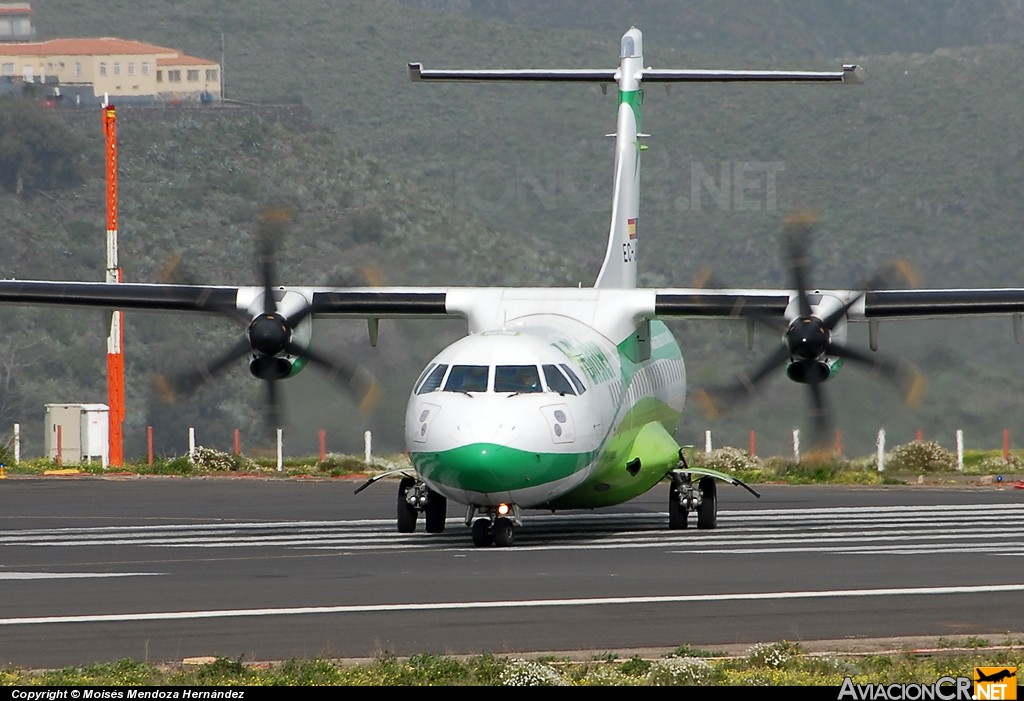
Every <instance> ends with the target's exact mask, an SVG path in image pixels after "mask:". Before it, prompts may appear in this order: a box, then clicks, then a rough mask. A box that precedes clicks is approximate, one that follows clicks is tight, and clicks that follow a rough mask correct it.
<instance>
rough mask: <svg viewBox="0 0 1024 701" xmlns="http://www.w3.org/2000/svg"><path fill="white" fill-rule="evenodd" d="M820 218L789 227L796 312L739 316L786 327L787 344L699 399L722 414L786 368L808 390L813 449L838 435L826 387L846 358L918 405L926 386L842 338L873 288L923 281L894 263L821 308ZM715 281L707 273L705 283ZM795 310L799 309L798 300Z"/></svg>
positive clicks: (905, 366)
mask: <svg viewBox="0 0 1024 701" xmlns="http://www.w3.org/2000/svg"><path fill="white" fill-rule="evenodd" d="M816 222H817V218H816V217H815V216H814V215H812V214H805V213H800V214H795V215H792V216H790V217H789V218H788V219H787V220H786V222H785V226H784V228H783V247H782V248H783V262H784V264H785V267H786V268H787V269H788V271H789V277H790V280H789V282H790V284H791V286H792V290H793V294H794V302H795V316H794V317H793V318H792V319H788V320H787V319H778V318H773V317H766V316H764V315H763V314H756V313H753V312H750V311H748V310H745V309H743V308H740V309H738V311H737V315H738V316H741V317H743V318H745V319H747V320H748V321H749V322H751V323H759V324H762V325H765V326H768V327H769V328H771V329H773V330H775V331H781V333H782V345H781V346H780V347H779V348H778V349H776V350H774V351H772V352H771V353H770V354H769V355H768V356H767V357H765V358H764V359H763V360H762V361H761V362H760V363H759V364H758V365H757V366H756V367H755V368H754V369H753V370H751V371H749V372H748V371H744V372H742V373H740V375H739V377H738V378H737V379H736V381H735V382H733V383H731V384H729V385H727V386H725V387H719V388H713V389H706V390H700V391H699V392H698V394H697V401H698V403H699V404H700V405H701V406H702V407H703V408H704V410H705V412H706V413H707V414H708V415H710V416H713V417H714V416H719V415H721V414H723V413H725V412H726V411H728V410H729V409H731V408H732V407H733V406H735V405H736V404H738V403H739V402H741V401H743V400H745V399H748V398H749V397H751V396H752V395H753V394H755V393H756V392H757V391H759V390H760V389H761V386H762V384H763V382H764V380H765V379H767V378H769V377H770V376H771V375H772V373H773V371H774V370H777V369H780V368H783V367H784V368H785V370H786V374H787V375H788V377H789V378H790V379H791V380H794V381H796V382H799V383H801V384H804V385H806V386H807V388H808V394H809V399H810V405H811V406H810V419H811V423H812V429H811V430H812V443H811V445H812V449H813V450H818V449H823V448H825V447H826V446H828V445H829V441H830V440H831V436H832V434H833V430H834V425H833V417H832V413H831V411H830V408H829V403H828V401H827V399H826V396H825V391H824V387H822V385H823V384H824V383H825V382H826V381H827V380H828V379H829V378H830V377H831V376H832V375H833V374H834V372H835V370H837V369H838V365H839V363H840V362H844V363H849V364H851V365H854V366H859V367H862V368H864V369H866V370H868V371H870V372H873V373H874V374H876V375H878V376H879V377H881V378H882V379H884V380H886V381H887V382H889V383H891V384H893V385H895V386H896V387H897V388H898V389H899V390H900V391H901V393H902V395H903V397H904V400H905V401H906V403H907V404H908V405H909V406H912V407H914V406H917V404H918V403H919V402H920V400H921V396H922V395H923V392H924V389H925V385H926V383H925V380H924V378H923V376H922V375H921V373H920V372H919V371H918V370H917V369H916V368H915V367H914V366H913V365H911V364H910V363H908V362H906V361H903V360H899V359H892V358H886V357H884V356H881V355H878V354H875V353H872V354H868V353H864V352H862V351H859V350H857V349H854V348H851V347H849V346H847V345H846V344H845V343H843V342H842V341H841V340H840V338H839V337H837V330H838V327H839V326H840V324H841V323H842V322H843V321H844V320H845V319H846V315H847V314H848V313H849V311H850V309H851V308H852V307H853V306H854V305H855V304H857V303H858V302H859V301H860V300H861V299H862V298H863V297H864V295H865V294H866V293H867V291H868V290H871V289H877V288H880V287H895V286H898V285H900V284H910V285H912V286H913V285H916V284H917V282H918V280H917V276H916V274H915V273H914V271H913V269H912V268H911V267H910V266H909V265H908V264H907V263H906V262H903V261H895V262H893V263H890V264H889V265H887V266H885V267H884V268H882V269H881V270H879V271H878V272H877V273H875V274H874V275H872V276H870V277H869V278H868V279H867V280H865V281H864V283H863V285H861V286H859V287H857V288H856V289H857V290H858V292H857V293H856V294H854V295H852V296H851V297H850V298H849V299H847V300H846V301H844V302H843V303H842V304H841V305H839V306H838V307H837V308H831V307H825V306H823V307H822V309H818V308H816V305H818V304H820V303H821V298H820V295H816V294H814V293H813V289H814V288H812V287H811V286H810V284H809V277H810V276H809V271H810V266H811V256H810V253H809V240H810V235H811V232H812V230H813V228H814V225H815V224H816ZM709 281H710V280H709V278H708V277H707V276H705V279H704V282H705V284H706V283H708V282H709ZM790 309H791V310H793V309H794V306H793V305H792V304H791V307H790ZM791 313H792V312H791ZM841 335H842V334H841V333H839V334H838V336H841Z"/></svg>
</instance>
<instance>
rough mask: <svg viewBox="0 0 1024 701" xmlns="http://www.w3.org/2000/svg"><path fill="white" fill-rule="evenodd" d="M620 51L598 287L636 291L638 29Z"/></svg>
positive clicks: (630, 33) (640, 55) (639, 101)
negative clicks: (612, 157) (611, 178)
mask: <svg viewBox="0 0 1024 701" xmlns="http://www.w3.org/2000/svg"><path fill="white" fill-rule="evenodd" d="M620 46H621V49H620V51H619V70H618V72H617V73H616V75H615V78H616V82H618V84H619V115H618V119H617V120H616V125H615V171H614V172H615V175H614V178H615V179H614V181H613V185H612V221H611V227H610V229H609V231H608V250H607V251H605V254H604V263H603V264H602V265H601V272H600V273H598V275H597V282H596V283H595V287H615V288H633V287H636V265H637V263H636V257H637V243H638V241H639V234H640V151H641V149H642V147H641V145H640V136H641V134H640V112H641V107H642V106H643V101H644V93H643V90H642V89H641V87H640V76H641V75H642V74H643V66H644V55H643V53H644V52H643V36H642V35H641V33H640V30H639V29H637V28H636V27H633V28H631V29H630V30H629V31H628V32H626V33H625V34H623V35H622V42H621V45H620Z"/></svg>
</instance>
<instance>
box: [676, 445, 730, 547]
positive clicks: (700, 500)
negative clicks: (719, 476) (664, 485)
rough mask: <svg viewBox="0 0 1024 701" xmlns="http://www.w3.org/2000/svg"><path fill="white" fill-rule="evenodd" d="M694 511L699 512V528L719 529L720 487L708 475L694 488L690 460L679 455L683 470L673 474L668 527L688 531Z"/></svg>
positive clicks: (677, 470)
mask: <svg viewBox="0 0 1024 701" xmlns="http://www.w3.org/2000/svg"><path fill="white" fill-rule="evenodd" d="M691 511H696V512H697V528H714V527H715V526H717V525H718V487H717V485H716V484H715V478H714V477H712V476H710V475H705V476H704V477H701V478H700V481H699V482H697V486H696V487H694V485H693V475H692V474H691V473H690V472H689V466H688V465H687V464H686V458H684V457H683V455H682V451H680V453H679V466H678V467H677V468H676V469H675V470H673V471H672V485H671V486H670V487H669V488H668V527H669V528H670V529H672V530H679V529H682V528H686V526H687V525H688V520H689V516H690V512H691Z"/></svg>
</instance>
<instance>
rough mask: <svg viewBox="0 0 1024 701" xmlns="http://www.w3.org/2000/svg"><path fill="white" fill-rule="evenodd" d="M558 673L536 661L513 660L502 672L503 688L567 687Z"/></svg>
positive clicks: (507, 663) (566, 683)
mask: <svg viewBox="0 0 1024 701" xmlns="http://www.w3.org/2000/svg"><path fill="white" fill-rule="evenodd" d="M568 684H569V682H567V681H566V680H565V678H564V677H562V675H561V674H559V673H558V672H557V671H555V670H554V669H552V668H551V667H549V666H548V665H546V664H543V663H541V662H537V661H535V660H524V659H521V658H517V657H516V658H512V659H510V660H508V662H506V664H505V667H504V669H502V672H501V685H502V686H567V685H568Z"/></svg>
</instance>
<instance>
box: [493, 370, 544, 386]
mask: <svg viewBox="0 0 1024 701" xmlns="http://www.w3.org/2000/svg"><path fill="white" fill-rule="evenodd" d="M494 391H495V392H543V391H544V388H543V387H541V386H540V374H539V373H538V372H537V366H536V365H499V366H498V367H496V368H495V369H494Z"/></svg>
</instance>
